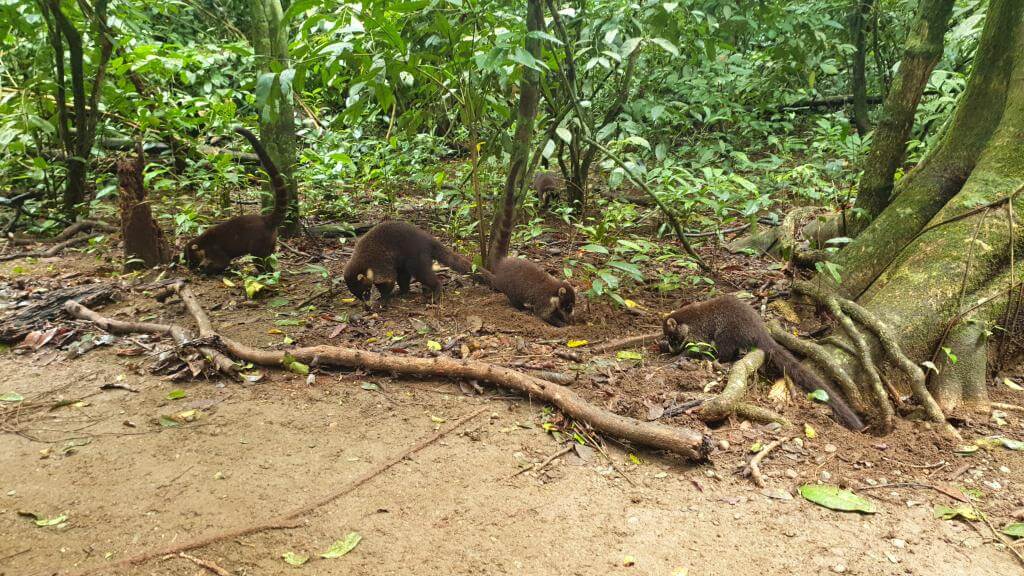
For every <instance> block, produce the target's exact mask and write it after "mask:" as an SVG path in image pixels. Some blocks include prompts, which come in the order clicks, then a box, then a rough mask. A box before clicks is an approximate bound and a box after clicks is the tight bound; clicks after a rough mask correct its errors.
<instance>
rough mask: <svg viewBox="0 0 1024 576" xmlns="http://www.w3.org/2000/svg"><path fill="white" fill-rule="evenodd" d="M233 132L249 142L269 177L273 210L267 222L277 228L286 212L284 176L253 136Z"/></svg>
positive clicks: (286, 192)
mask: <svg viewBox="0 0 1024 576" xmlns="http://www.w3.org/2000/svg"><path fill="white" fill-rule="evenodd" d="M235 132H238V133H239V134H241V135H242V136H244V137H245V139H246V140H248V141H249V144H251V145H252V149H253V150H254V151H255V152H256V156H258V157H259V159H260V164H262V165H263V169H264V170H266V171H267V174H268V175H270V185H271V186H272V187H273V188H274V209H273V211H271V212H270V217H269V222H270V225H271V226H272V227H273V228H277V227H278V226H280V225H281V222H284V215H285V213H286V212H287V211H288V184H287V183H285V181H284V176H281V172H280V171H279V170H278V169H277V166H276V165H275V164H274V161H273V160H271V159H270V155H269V154H267V149H266V148H264V147H263V143H262V142H260V140H259V138H257V137H256V135H255V134H253V133H252V132H250V131H249V130H248V129H246V128H240V127H239V128H235Z"/></svg>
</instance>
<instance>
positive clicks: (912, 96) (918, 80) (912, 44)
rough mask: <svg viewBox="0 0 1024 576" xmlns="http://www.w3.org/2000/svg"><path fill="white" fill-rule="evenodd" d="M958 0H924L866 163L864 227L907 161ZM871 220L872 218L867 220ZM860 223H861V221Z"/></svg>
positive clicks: (859, 204) (861, 202)
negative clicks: (920, 107) (921, 104)
mask: <svg viewBox="0 0 1024 576" xmlns="http://www.w3.org/2000/svg"><path fill="white" fill-rule="evenodd" d="M953 3H954V0H921V1H920V3H919V4H918V6H917V14H916V15H915V17H914V21H913V22H912V23H911V26H910V32H909V34H908V35H907V41H906V44H905V45H904V50H903V59H902V60H901V61H900V69H899V74H898V75H897V77H896V80H895V82H894V83H893V85H892V88H891V89H890V90H889V93H888V94H887V95H886V98H885V104H884V105H883V106H882V115H881V118H880V120H879V123H878V127H877V128H876V129H875V135H874V139H873V140H872V143H871V150H870V151H869V152H868V156H867V160H866V161H865V163H864V174H863V175H862V176H861V178H860V187H859V188H860V191H859V193H858V195H857V201H856V204H855V205H854V207H855V208H858V209H860V210H862V211H863V212H862V213H861V214H862V218H860V219H858V220H859V221H860V223H861V224H860V225H859V226H860V227H861V228H863V225H864V223H866V222H870V221H871V220H873V219H874V218H875V217H876V216H878V215H879V214H881V213H882V210H884V209H885V207H886V206H888V205H889V202H890V201H891V199H892V192H893V177H894V176H895V174H896V170H897V169H898V168H899V167H900V165H901V164H902V163H903V157H904V154H905V152H906V148H907V138H908V137H909V136H910V130H911V128H913V126H914V114H915V112H917V105H918V103H919V102H920V101H921V95H922V94H923V93H924V88H925V86H926V85H927V84H928V79H929V78H930V77H931V73H932V69H933V68H935V65H936V64H937V63H938V62H939V58H941V57H942V48H943V36H945V34H946V28H947V27H948V24H949V16H950V13H951V12H952V10H953ZM865 219H866V220H865ZM855 226H857V223H856V222H855Z"/></svg>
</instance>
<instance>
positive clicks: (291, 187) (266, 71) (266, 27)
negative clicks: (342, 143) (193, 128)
mask: <svg viewBox="0 0 1024 576" xmlns="http://www.w3.org/2000/svg"><path fill="white" fill-rule="evenodd" d="M250 6H251V12H252V38H251V41H252V46H253V51H254V52H255V53H256V57H257V59H258V60H259V71H260V77H261V81H264V80H262V79H263V78H268V79H270V78H272V79H270V88H269V93H268V95H267V99H266V102H265V103H264V106H263V109H262V110H260V140H261V141H262V142H263V145H264V146H265V147H266V149H267V154H269V155H270V158H271V160H273V161H274V164H276V165H277V168H278V170H280V171H281V174H282V175H284V178H285V182H287V184H288V210H287V212H286V213H285V219H284V224H283V225H282V227H281V228H282V230H281V232H282V234H283V235H285V236H294V235H296V234H298V233H299V192H298V186H297V185H296V183H295V165H296V158H297V152H296V136H295V107H294V104H293V95H292V88H291V82H290V81H289V82H288V83H287V85H285V83H282V81H281V76H282V75H284V74H292V73H294V70H291V69H290V66H291V64H290V63H289V57H288V31H287V29H286V28H285V27H284V26H282V25H281V18H282V16H283V13H282V10H281V2H280V0H250ZM268 75H271V76H268ZM257 91H258V90H257ZM267 190H268V194H267V195H266V196H265V198H266V200H265V201H264V203H263V205H264V209H265V210H269V209H270V206H272V205H273V198H274V194H273V190H271V189H270V188H269V187H268V189H267Z"/></svg>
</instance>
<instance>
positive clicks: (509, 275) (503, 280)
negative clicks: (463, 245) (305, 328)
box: [491, 258, 576, 326]
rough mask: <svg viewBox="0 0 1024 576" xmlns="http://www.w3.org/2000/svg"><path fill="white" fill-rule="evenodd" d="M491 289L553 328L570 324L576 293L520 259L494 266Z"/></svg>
mask: <svg viewBox="0 0 1024 576" xmlns="http://www.w3.org/2000/svg"><path fill="white" fill-rule="evenodd" d="M493 272H494V280H493V282H492V283H491V286H492V287H493V288H494V289H495V290H497V291H499V292H502V293H504V294H505V296H507V297H508V301H509V302H510V303H511V304H512V305H513V306H515V307H516V308H520V309H522V308H530V309H532V310H533V313H534V314H536V315H537V317H539V318H540V319H541V320H543V321H545V322H547V323H548V324H551V325H553V326H565V325H566V324H569V323H570V322H571V321H572V314H573V307H574V306H575V305H576V291H575V290H573V288H572V284H569V283H568V282H567V281H565V280H558V279H557V278H555V277H554V276H552V275H550V274H548V273H547V272H545V271H544V269H543V268H541V267H540V266H538V265H537V264H534V263H533V262H530V261H529V260H523V259H522V258H502V259H501V260H499V261H498V263H497V264H495V265H494V270H493Z"/></svg>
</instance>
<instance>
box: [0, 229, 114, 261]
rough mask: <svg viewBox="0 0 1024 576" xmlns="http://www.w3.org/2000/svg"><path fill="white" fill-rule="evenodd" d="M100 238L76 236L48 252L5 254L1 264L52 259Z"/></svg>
mask: <svg viewBox="0 0 1024 576" xmlns="http://www.w3.org/2000/svg"><path fill="white" fill-rule="evenodd" d="M97 237H99V234H91V235H88V236H76V237H74V238H71V239H69V240H65V241H63V242H58V243H57V244H54V245H53V246H50V247H49V248H47V249H46V250H29V251H28V252H15V253H13V254H4V255H3V256H0V262H7V261H10V260H17V259H19V258H50V257H51V256H56V255H57V254H60V253H61V252H62V251H63V250H64V249H65V248H69V247H71V246H75V245H77V244H84V243H85V242H88V241H89V240H92V239H93V238H97Z"/></svg>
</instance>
